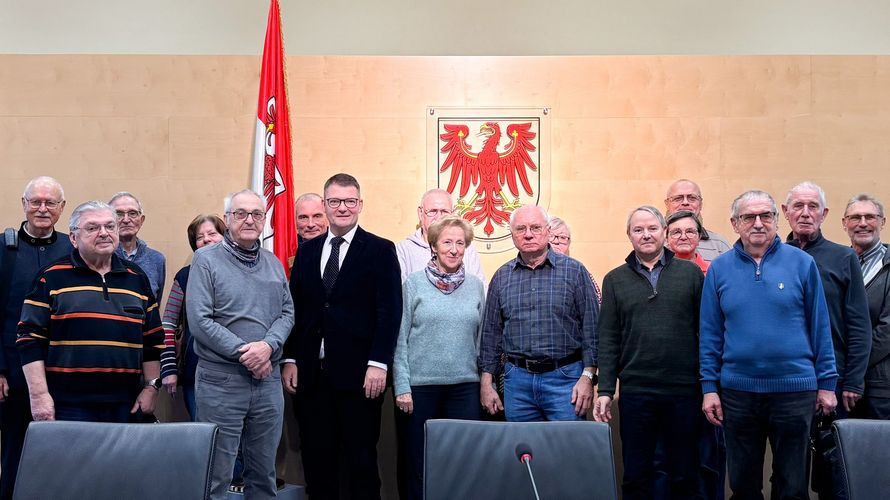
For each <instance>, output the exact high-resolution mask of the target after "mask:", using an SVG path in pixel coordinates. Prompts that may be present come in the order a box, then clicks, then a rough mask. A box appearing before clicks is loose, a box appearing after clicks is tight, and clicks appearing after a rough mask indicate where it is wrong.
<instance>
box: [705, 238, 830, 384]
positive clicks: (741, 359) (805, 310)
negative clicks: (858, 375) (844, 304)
mask: <svg viewBox="0 0 890 500" xmlns="http://www.w3.org/2000/svg"><path fill="white" fill-rule="evenodd" d="M700 328H701V337H700V338H701V340H700V349H699V352H700V364H701V379H702V392H703V393H705V394H707V393H709V392H717V390H718V382H719V385H720V387H725V388H727V389H733V390H738V391H747V392H760V393H769V392H799V391H815V390H816V389H820V390H828V391H834V389H835V384H836V383H837V377H838V375H837V370H836V369H835V362H834V349H833V347H832V343H831V326H830V323H829V319H828V308H827V306H826V303H825V294H824V292H823V290H822V280H821V279H820V277H819V269H818V268H817V267H816V263H815V261H813V258H812V257H810V256H809V255H807V254H806V253H804V252H803V251H801V250H800V249H797V248H794V247H792V246H790V245H786V244H784V243H782V242H781V240H780V239H779V237H778V236H777V237H776V238H775V240H774V241H773V243H772V245H770V247H769V249H767V251H766V253H765V254H764V256H763V258H762V259H761V261H760V265H758V264H757V263H756V262H755V261H754V259H753V258H752V257H751V256H750V255H748V254H747V253H746V252H745V250H744V248H743V247H742V244H741V241H738V242H736V244H735V246H734V247H733V251H732V252H727V253H725V254H723V255H721V256H720V257H718V258H716V259H715V260H714V261H712V262H711V267H710V268H709V269H708V274H707V276H706V277H705V284H704V290H702V303H701V326H700Z"/></svg>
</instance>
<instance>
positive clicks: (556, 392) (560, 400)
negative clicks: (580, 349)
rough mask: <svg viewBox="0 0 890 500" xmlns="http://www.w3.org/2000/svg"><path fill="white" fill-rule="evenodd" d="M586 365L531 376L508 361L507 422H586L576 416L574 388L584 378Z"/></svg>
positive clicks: (505, 386)
mask: <svg viewBox="0 0 890 500" xmlns="http://www.w3.org/2000/svg"><path fill="white" fill-rule="evenodd" d="M583 370H584V366H583V363H582V362H581V361H576V362H574V363H572V364H569V365H566V366H563V367H561V368H557V369H555V370H553V371H550V372H547V373H532V372H530V371H528V370H526V369H524V368H519V367H518V366H515V365H513V363H510V362H507V363H506V365H505V366H504V412H505V414H506V416H507V421H508V422H540V421H543V420H584V415H581V416H578V415H576V414H575V405H574V404H572V389H574V387H575V384H577V383H578V379H580V378H581V372H582V371H583Z"/></svg>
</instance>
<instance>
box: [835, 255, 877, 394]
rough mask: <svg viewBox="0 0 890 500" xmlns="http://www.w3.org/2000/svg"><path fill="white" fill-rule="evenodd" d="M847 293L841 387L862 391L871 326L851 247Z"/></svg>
mask: <svg viewBox="0 0 890 500" xmlns="http://www.w3.org/2000/svg"><path fill="white" fill-rule="evenodd" d="M847 255H848V257H847V270H846V274H847V276H849V277H850V282H849V283H847V296H846V297H844V318H845V319H846V327H847V338H846V339H845V340H846V343H847V359H846V366H845V372H846V373H844V376H843V377H842V378H843V380H844V384H843V390H845V391H850V392H854V393H856V394H862V393H863V392H865V370H866V369H867V368H868V356H869V353H870V352H871V338H872V331H871V330H872V326H871V318H870V317H869V312H868V297H867V296H866V294H865V284H864V283H863V281H862V268H861V267H860V265H859V262H858V260H857V259H856V256H855V255H854V253H853V252H852V251H850V252H848V253H847Z"/></svg>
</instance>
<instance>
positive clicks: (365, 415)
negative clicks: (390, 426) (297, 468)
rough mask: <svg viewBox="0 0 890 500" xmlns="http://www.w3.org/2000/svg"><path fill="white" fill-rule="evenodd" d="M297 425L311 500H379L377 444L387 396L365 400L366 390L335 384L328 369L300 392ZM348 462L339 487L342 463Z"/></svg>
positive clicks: (298, 392) (320, 372) (299, 390)
mask: <svg viewBox="0 0 890 500" xmlns="http://www.w3.org/2000/svg"><path fill="white" fill-rule="evenodd" d="M296 401H297V405H296V406H297V410H296V413H297V422H298V423H299V426H300V442H301V447H302V453H303V472H304V473H305V476H306V493H307V494H308V495H309V497H310V498H311V499H312V500H320V499H322V500H339V499H340V488H341V486H343V487H344V488H345V491H344V493H345V498H349V499H355V500H359V499H371V500H379V499H380V475H379V473H378V471H377V441H378V439H379V437H380V412H381V410H382V408H383V395H380V396H378V397H376V398H374V399H368V398H366V397H365V391H364V389H356V390H342V389H335V388H334V387H332V386H331V383H330V379H329V377H328V375H327V373H325V371H324V370H320V371H319V375H318V378H317V380H316V381H315V383H314V384H313V385H312V386H310V387H304V388H300V389H298V391H297V397H296ZM341 459H342V460H344V461H345V462H346V463H345V464H342V465H345V467H342V468H343V469H345V471H346V480H345V484H343V485H341V484H340V480H339V479H340V470H341V463H340V460H341Z"/></svg>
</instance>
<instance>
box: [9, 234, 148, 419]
mask: <svg viewBox="0 0 890 500" xmlns="http://www.w3.org/2000/svg"><path fill="white" fill-rule="evenodd" d="M16 346H17V347H18V349H19V355H20V356H21V359H22V365H26V364H28V363H33V362H35V361H44V363H45V367H46V382H47V386H48V388H49V393H50V395H51V396H52V397H53V399H55V400H57V401H65V402H73V403H86V402H106V403H117V402H126V401H132V400H133V399H134V398H135V397H136V395H137V394H138V393H139V391H140V389H141V375H142V363H143V362H145V361H157V360H158V359H159V358H160V354H161V350H162V349H163V348H164V333H163V330H162V328H161V320H160V316H159V314H158V305H157V302H156V301H155V299H154V296H153V294H152V292H151V285H150V284H149V281H148V278H147V277H146V276H145V273H143V272H142V270H141V269H139V267H138V266H136V265H134V264H131V263H129V262H126V261H123V260H121V259H120V258H118V257H117V256H113V257H112V261H111V271H109V272H108V273H106V274H105V276H104V277H103V276H102V275H100V274H99V273H97V272H95V271H93V270H92V269H90V268H89V267H87V265H86V264H85V263H84V261H83V259H81V257H80V254H79V253H78V252H77V250H74V251H73V252H72V253H71V254H70V255H69V256H68V257H65V258H63V259H60V260H58V261H56V262H54V263H53V264H50V265H49V266H48V267H46V268H44V269H43V270H42V271H41V272H40V274H39V277H38V279H37V280H36V281H35V283H34V288H33V289H32V290H31V292H30V293H28V295H27V296H26V298H25V303H24V305H23V307H22V317H21V321H20V322H19V325H18V339H17V341H16Z"/></svg>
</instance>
